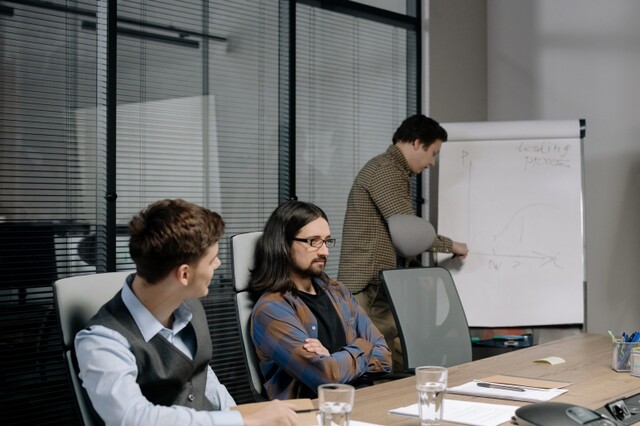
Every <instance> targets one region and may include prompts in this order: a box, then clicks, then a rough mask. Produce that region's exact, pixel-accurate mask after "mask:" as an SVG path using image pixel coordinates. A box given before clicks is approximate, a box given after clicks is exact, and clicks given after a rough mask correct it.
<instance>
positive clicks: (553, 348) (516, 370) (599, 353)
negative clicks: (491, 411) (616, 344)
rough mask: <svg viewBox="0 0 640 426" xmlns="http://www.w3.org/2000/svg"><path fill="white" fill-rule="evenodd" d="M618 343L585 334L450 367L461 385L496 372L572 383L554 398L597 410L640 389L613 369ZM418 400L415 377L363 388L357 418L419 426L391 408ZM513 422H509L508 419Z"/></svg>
mask: <svg viewBox="0 0 640 426" xmlns="http://www.w3.org/2000/svg"><path fill="white" fill-rule="evenodd" d="M612 352H613V345H612V342H611V338H610V337H608V336H607V335H604V334H602V335H601V334H580V335H577V336H572V337H568V338H565V339H561V340H556V341H553V342H549V343H546V344H542V345H537V346H532V347H529V348H525V349H520V350H516V351H512V352H509V353H505V354H503V355H498V356H494V357H491V358H485V359H481V360H478V361H474V362H470V363H467V364H462V365H458V366H455V367H451V368H449V386H450V387H453V386H458V385H461V384H463V383H466V382H469V381H471V380H473V379H481V378H483V377H488V376H492V375H495V374H510V375H517V376H524V377H531V378H539V379H550V380H560V381H566V382H571V383H573V384H572V385H571V386H569V387H568V388H567V389H568V390H569V391H568V392H567V393H565V394H563V395H561V396H559V397H558V398H555V399H553V401H554V402H565V403H570V404H576V405H581V406H584V407H588V408H591V409H597V408H600V407H602V406H603V405H604V404H606V403H608V402H611V401H613V400H616V399H618V398H620V397H623V396H631V395H633V394H636V393H639V392H640V378H639V377H634V376H631V375H630V374H629V373H617V372H615V371H613V370H612V369H611V357H612ZM549 356H559V357H561V358H563V359H564V360H565V361H566V362H564V363H562V364H556V365H548V364H541V363H536V362H533V361H534V360H536V359H540V358H546V357H549ZM445 398H448V399H462V400H467V401H476V402H487V403H497V404H507V405H517V406H521V405H525V404H527V403H526V402H520V401H509V400H504V399H492V398H480V397H472V396H464V395H453V394H447V395H446V396H445ZM415 403H417V394H416V388H415V378H414V377H410V378H406V379H401V380H396V381H392V382H387V383H382V384H378V385H375V386H372V387H368V388H363V389H358V390H357V391H356V399H355V404H354V409H353V412H352V415H351V418H352V419H353V420H359V421H363V422H370V423H377V424H382V425H396V424H400V425H411V424H413V425H415V424H418V421H417V419H415V418H414V419H412V418H409V417H403V416H397V415H390V414H388V411H389V410H390V409H392V408H398V407H404V406H407V405H411V404H415ZM505 424H508V423H505Z"/></svg>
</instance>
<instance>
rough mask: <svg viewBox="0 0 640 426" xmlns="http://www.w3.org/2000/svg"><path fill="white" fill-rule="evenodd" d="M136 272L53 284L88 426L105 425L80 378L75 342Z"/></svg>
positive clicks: (65, 354) (73, 381)
mask: <svg viewBox="0 0 640 426" xmlns="http://www.w3.org/2000/svg"><path fill="white" fill-rule="evenodd" d="M131 273H132V271H125V272H108V273H105V274H94V275H81V276H76V277H69V278H62V279H60V280H58V281H56V282H55V283H54V284H53V295H54V300H55V305H56V310H57V312H58V320H59V323H60V330H61V331H62V344H63V357H64V359H65V362H66V364H67V368H68V371H69V377H70V379H71V384H72V387H73V393H74V396H75V398H76V401H77V405H78V410H79V411H80V416H81V417H82V420H83V422H84V424H85V425H87V426H88V425H95V424H102V421H101V420H100V419H99V418H98V416H97V414H95V412H94V411H93V407H92V406H91V402H90V401H89V397H88V396H87V394H86V392H85V390H84V388H83V387H82V383H81V381H80V378H79V377H78V369H77V365H76V361H75V355H74V354H73V352H74V347H73V341H74V339H75V336H76V333H77V332H78V331H80V330H82V329H83V328H84V326H85V324H86V323H87V321H89V319H91V317H92V316H93V315H95V313H96V312H98V310H99V309H100V307H101V306H102V305H104V304H105V303H106V302H108V301H109V300H110V299H111V298H112V297H113V296H114V295H115V294H116V293H117V292H118V290H120V289H121V288H122V284H123V283H124V280H125V278H126V277H127V276H128V275H129V274H131Z"/></svg>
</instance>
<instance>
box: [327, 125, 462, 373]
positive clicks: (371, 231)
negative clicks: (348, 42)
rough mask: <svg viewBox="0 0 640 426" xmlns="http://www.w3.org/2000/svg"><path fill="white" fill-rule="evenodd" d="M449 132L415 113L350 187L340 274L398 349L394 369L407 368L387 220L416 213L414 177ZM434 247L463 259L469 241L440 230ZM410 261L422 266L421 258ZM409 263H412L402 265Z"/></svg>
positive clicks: (393, 349)
mask: <svg viewBox="0 0 640 426" xmlns="http://www.w3.org/2000/svg"><path fill="white" fill-rule="evenodd" d="M446 140H447V132H446V130H444V129H443V128H442V126H440V125H439V124H438V122H436V121H435V120H433V119H431V118H429V117H426V116H424V115H420V114H418V115H413V116H411V117H409V118H407V119H406V120H404V121H403V122H402V124H401V125H400V127H398V129H397V130H396V132H395V133H394V135H393V138H392V141H393V144H392V145H391V146H389V148H387V151H386V152H385V153H383V154H380V155H378V156H376V157H373V158H372V159H371V160H369V161H368V162H367V164H365V165H364V167H363V168H362V169H361V170H360V172H358V175H357V176H356V178H355V180H354V181H353V186H352V187H351V191H350V192H349V199H348V201H347V211H346V214H345V219H344V229H343V234H342V240H343V241H342V249H341V252H340V267H339V268H340V269H339V271H338V280H339V281H341V282H342V283H343V284H344V285H345V286H346V287H347V288H348V289H349V290H351V292H352V293H353V294H354V295H355V297H356V299H357V301H358V303H359V304H360V305H361V306H362V307H363V308H364V309H365V310H366V312H367V314H368V315H369V318H371V320H372V321H373V323H374V324H375V325H376V327H378V329H379V330H380V332H382V334H383V335H384V337H385V340H386V341H387V345H388V346H389V348H390V349H391V352H392V355H393V369H394V371H400V370H401V368H402V352H401V348H400V344H399V340H398V339H397V337H398V329H397V327H396V323H395V321H394V319H393V315H392V314H391V310H390V307H389V301H388V299H387V295H386V293H385V291H384V288H383V287H382V285H381V283H380V271H382V270H384V269H394V268H396V267H397V266H398V265H397V257H396V252H395V250H394V247H393V244H392V241H391V236H390V235H389V228H388V224H387V221H388V219H389V218H390V217H391V216H394V215H398V214H401V215H415V214H416V212H415V210H414V205H413V200H412V197H411V177H412V176H413V175H416V174H419V173H421V172H423V171H424V170H426V169H428V168H429V167H431V166H433V165H435V163H436V157H437V155H438V153H439V152H440V147H441V146H442V143H443V142H445V141H446ZM429 251H431V252H438V253H453V254H454V255H456V256H459V257H460V258H461V259H464V258H465V257H466V256H467V253H468V249H467V245H466V244H465V243H460V242H455V241H452V240H451V239H450V238H447V237H444V236H442V235H438V236H436V238H435V240H434V242H433V244H432V245H431V247H430V248H429ZM407 264H408V266H419V261H418V260H417V259H415V258H414V259H411V260H409V261H407ZM401 266H407V265H401Z"/></svg>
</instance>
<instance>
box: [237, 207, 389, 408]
mask: <svg viewBox="0 0 640 426" xmlns="http://www.w3.org/2000/svg"><path fill="white" fill-rule="evenodd" d="M334 244H335V239H333V238H331V230H330V229H329V221H328V219H327V215H326V214H325V213H324V212H323V211H322V210H321V209H320V208H319V207H317V206H315V205H313V204H310V203H305V202H301V201H288V202H285V203H283V204H281V205H280V206H279V207H278V208H277V209H276V210H275V211H274V212H273V213H272V214H271V217H270V218H269V220H268V221H267V223H266V225H265V227H264V232H263V234H262V236H261V237H260V239H259V240H258V243H257V246H256V250H255V257H254V262H255V263H254V268H253V269H252V271H251V282H250V287H251V289H252V291H253V292H255V293H256V294H261V296H260V299H259V300H258V302H257V303H256V305H255V307H254V309H253V313H252V317H251V321H252V333H251V336H252V339H253V343H254V345H255V347H256V352H257V354H258V358H259V359H260V367H261V370H262V374H263V376H264V378H265V389H266V391H267V395H268V396H269V398H271V399H273V398H279V399H288V398H300V397H315V396H316V389H317V387H318V385H321V384H323V383H354V382H355V381H357V380H358V378H360V377H361V376H362V375H363V374H364V373H368V372H369V373H373V372H388V371H390V362H391V354H390V352H389V348H388V347H387V345H386V344H385V341H384V337H383V336H382V334H380V332H379V331H378V329H377V328H376V327H375V326H374V325H373V323H372V322H371V321H370V320H369V318H368V317H367V315H366V314H365V312H364V311H363V310H362V308H360V306H359V305H358V302H356V300H355V298H354V297H353V296H352V295H351V293H350V292H349V290H347V288H346V287H344V286H343V285H342V284H340V283H338V282H336V281H333V280H331V279H330V278H329V277H328V276H327V275H326V274H325V273H324V268H325V265H326V263H327V258H328V256H329V247H333V245H334Z"/></svg>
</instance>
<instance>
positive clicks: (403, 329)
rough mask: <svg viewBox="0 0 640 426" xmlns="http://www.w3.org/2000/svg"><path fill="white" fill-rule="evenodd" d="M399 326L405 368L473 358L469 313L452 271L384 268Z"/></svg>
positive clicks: (447, 364)
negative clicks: (466, 310)
mask: <svg viewBox="0 0 640 426" xmlns="http://www.w3.org/2000/svg"><path fill="white" fill-rule="evenodd" d="M381 278H382V283H383V285H384V288H385V290H386V291H387V295H388V296H389V302H390V305H391V311H392V312H393V316H394V318H395V320H396V324H397V326H398V334H399V335H400V342H401V344H402V350H403V354H404V368H405V370H412V369H414V368H416V367H419V366H421V365H441V366H444V367H451V366H454V365H458V364H464V363H465V362H469V361H471V336H470V334H469V325H468V324H467V317H466V316H465V314H464V309H463V307H462V303H460V297H459V296H458V291H457V290H456V287H455V284H454V282H453V278H452V277H451V274H450V273H449V271H447V270H446V269H444V268H441V267H430V268H406V269H393V270H387V271H382V273H381Z"/></svg>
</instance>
